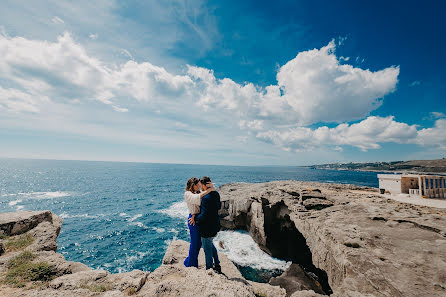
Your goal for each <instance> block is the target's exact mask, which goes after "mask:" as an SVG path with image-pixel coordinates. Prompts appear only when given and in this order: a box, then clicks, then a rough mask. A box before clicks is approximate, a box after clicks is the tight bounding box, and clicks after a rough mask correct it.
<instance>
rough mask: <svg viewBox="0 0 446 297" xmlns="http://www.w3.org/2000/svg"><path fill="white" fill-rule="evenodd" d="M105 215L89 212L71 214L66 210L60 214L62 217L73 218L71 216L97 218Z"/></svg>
mask: <svg viewBox="0 0 446 297" xmlns="http://www.w3.org/2000/svg"><path fill="white" fill-rule="evenodd" d="M103 216H105V215H104V214H97V215H89V214H88V213H84V214H77V215H70V214H68V213H66V212H65V211H64V212H63V213H61V214H60V215H59V217H61V218H62V219H71V218H87V219H97V218H99V217H103Z"/></svg>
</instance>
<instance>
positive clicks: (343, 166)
mask: <svg viewBox="0 0 446 297" xmlns="http://www.w3.org/2000/svg"><path fill="white" fill-rule="evenodd" d="M304 167H307V168H313V169H331V170H360V171H394V172H420V173H442V174H446V158H443V159H438V160H412V161H392V162H371V163H332V164H321V165H311V166H304Z"/></svg>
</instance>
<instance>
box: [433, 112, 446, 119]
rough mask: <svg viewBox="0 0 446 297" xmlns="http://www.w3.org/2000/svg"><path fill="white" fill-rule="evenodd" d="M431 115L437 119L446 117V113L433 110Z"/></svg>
mask: <svg viewBox="0 0 446 297" xmlns="http://www.w3.org/2000/svg"><path fill="white" fill-rule="evenodd" d="M431 116H432V117H433V118H436V119H441V118H446V114H444V113H443V112H438V111H433V112H431Z"/></svg>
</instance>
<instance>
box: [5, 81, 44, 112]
mask: <svg viewBox="0 0 446 297" xmlns="http://www.w3.org/2000/svg"><path fill="white" fill-rule="evenodd" d="M48 101H49V99H48V98H47V97H45V96H40V97H38V96H36V95H32V94H28V93H25V92H22V91H20V90H15V89H4V88H2V87H1V86H0V110H7V111H12V112H32V113H38V112H39V111H40V104H43V103H45V102H48Z"/></svg>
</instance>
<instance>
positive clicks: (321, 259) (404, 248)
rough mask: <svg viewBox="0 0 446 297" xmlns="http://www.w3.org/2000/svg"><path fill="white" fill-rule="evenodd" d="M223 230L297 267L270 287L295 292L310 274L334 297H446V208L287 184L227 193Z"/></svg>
mask: <svg viewBox="0 0 446 297" xmlns="http://www.w3.org/2000/svg"><path fill="white" fill-rule="evenodd" d="M219 191H220V195H221V197H222V204H223V209H222V210H221V216H223V219H222V225H223V226H224V227H225V228H228V229H246V230H248V231H249V233H250V234H251V236H252V237H253V238H254V240H255V241H256V242H257V243H258V244H259V246H260V247H261V248H262V249H263V250H264V251H266V252H267V253H269V254H270V255H272V256H274V257H278V258H281V259H285V260H289V261H292V262H293V263H295V264H297V265H298V266H299V267H300V268H302V269H301V270H296V271H294V272H293V271H289V272H288V277H287V276H286V275H283V276H281V277H280V278H279V279H273V280H271V281H270V283H273V284H280V285H281V286H282V287H285V288H287V292H288V293H290V292H293V290H295V289H299V287H302V286H303V284H302V282H299V281H296V278H297V275H298V274H302V270H303V272H304V273H305V274H307V275H308V276H309V277H312V278H313V279H314V280H315V281H317V282H318V283H319V284H320V286H321V287H322V289H323V290H324V292H325V293H327V294H333V295H332V296H380V297H381V296H389V297H390V296H392V297H399V296H401V297H409V296H413V297H419V296H431V297H433V296H438V297H439V296H445V295H446V285H445V284H446V252H445V251H446V210H444V209H437V208H431V207H426V206H417V205H411V204H407V203H400V202H397V201H394V200H391V199H387V198H384V197H381V196H379V195H377V189H373V188H366V187H357V186H352V185H337V184H323V183H312V182H297V181H279V182H270V183H262V184H246V183H237V184H227V185H223V186H222V187H221V188H220V190H219Z"/></svg>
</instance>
